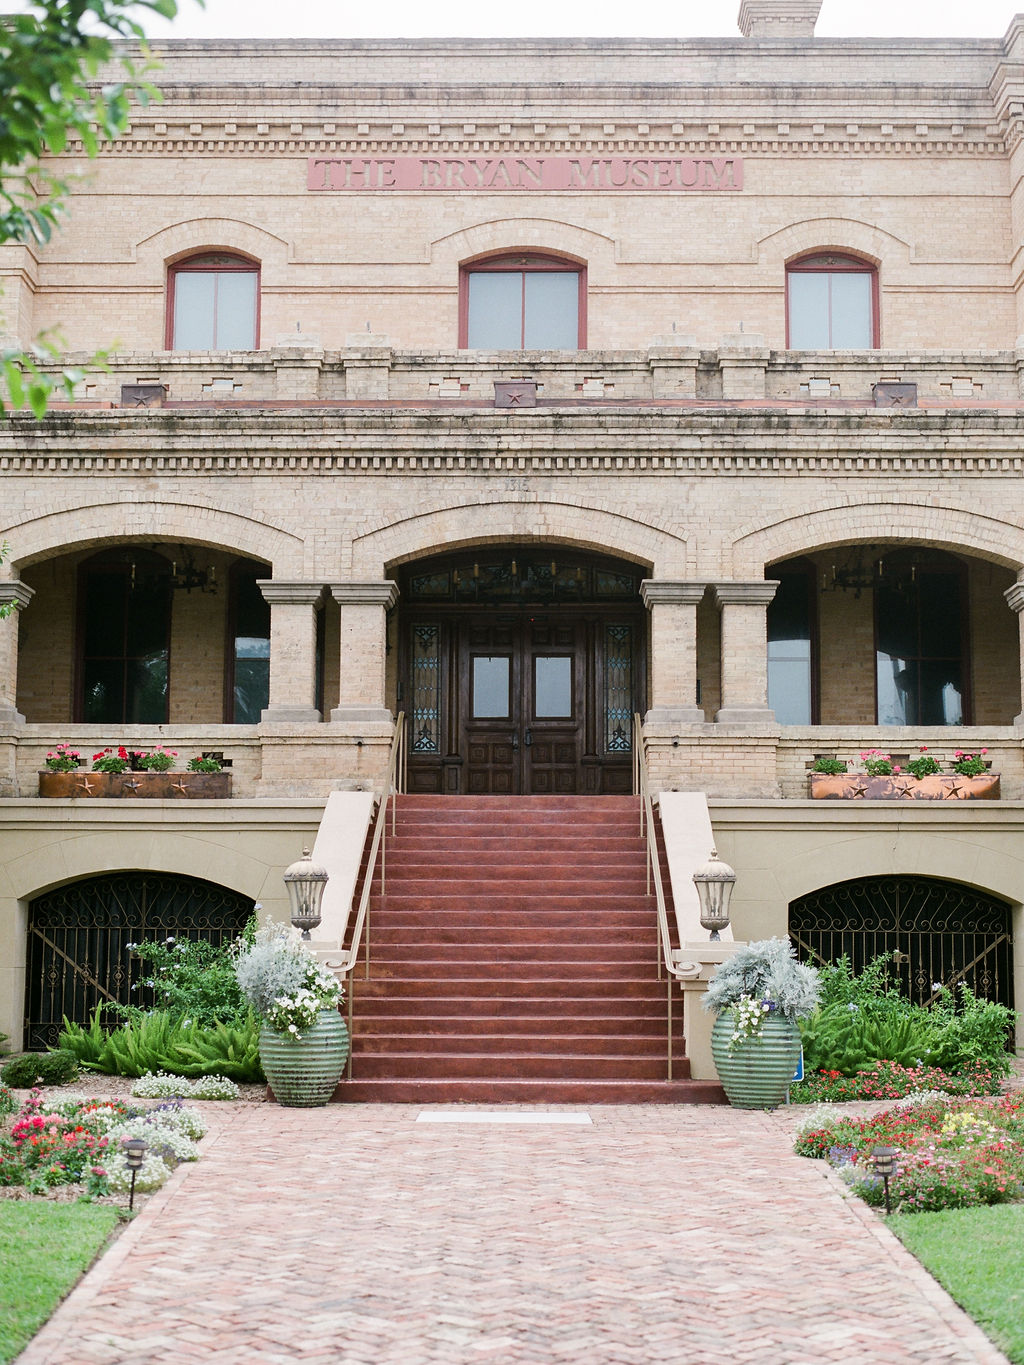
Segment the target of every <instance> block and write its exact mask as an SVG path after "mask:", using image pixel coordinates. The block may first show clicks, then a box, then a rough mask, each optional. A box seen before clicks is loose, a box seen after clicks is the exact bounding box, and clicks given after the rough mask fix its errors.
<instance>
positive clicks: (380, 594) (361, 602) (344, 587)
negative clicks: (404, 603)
mask: <svg viewBox="0 0 1024 1365" xmlns="http://www.w3.org/2000/svg"><path fill="white" fill-rule="evenodd" d="M330 587H331V596H332V597H333V598H334V600H335V602H337V603H339V605H341V606H343V607H384V609H385V610H386V611H390V610H391V608H392V607H393V606H394V605H395V603H396V602H397V601H398V584H397V583H394V582H392V580H391V579H385V580H384V582H382V583H377V582H372V583H332V584H331V585H330Z"/></svg>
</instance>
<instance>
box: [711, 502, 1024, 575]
mask: <svg viewBox="0 0 1024 1365" xmlns="http://www.w3.org/2000/svg"><path fill="white" fill-rule="evenodd" d="M880 542H884V543H905V544H907V543H913V544H916V545H931V546H934V547H936V548H938V549H943V550H950V551H953V552H957V551H959V552H960V553H961V554H969V555H975V556H978V557H980V558H982V559H987V560H990V561H991V562H992V563H993V564H999V565H1001V566H1002V567H1004V568H1009V569H1013V570H1015V571H1016V570H1018V569H1019V568H1020V566H1021V565H1024V530H1022V528H1021V527H1019V526H1014V525H1013V524H1012V523H1010V522H1006V521H1001V520H999V519H998V518H996V517H990V516H985V515H983V514H980V513H977V512H971V511H968V510H967V509H965V508H962V507H955V506H952V505H948V504H935V503H927V504H926V503H913V502H903V501H901V502H890V501H886V500H881V499H880V500H879V501H878V502H860V503H848V504H846V503H833V504H831V505H829V506H825V507H820V508H816V509H814V510H811V511H806V512H800V513H797V514H796V515H794V516H791V517H785V518H783V519H782V520H780V521H777V522H773V523H771V524H770V525H768V526H759V527H756V528H755V527H752V528H750V529H749V530H746V531H742V532H741V533H740V534H739V535H738V536H737V538H736V540H735V541H734V542H733V547H732V555H733V572H734V575H735V577H737V578H751V577H753V578H756V577H758V576H759V575H760V574H761V573H763V571H764V567H765V565H766V564H771V563H774V562H776V561H777V560H781V559H789V558H792V557H793V556H795V555H800V554H811V553H813V552H814V551H816V550H824V549H828V548H830V547H832V546H838V545H856V544H878V543H880Z"/></svg>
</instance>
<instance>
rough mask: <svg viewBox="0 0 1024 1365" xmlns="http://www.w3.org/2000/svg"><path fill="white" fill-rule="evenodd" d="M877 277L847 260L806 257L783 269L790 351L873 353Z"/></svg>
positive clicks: (876, 337) (871, 270)
mask: <svg viewBox="0 0 1024 1365" xmlns="http://www.w3.org/2000/svg"><path fill="white" fill-rule="evenodd" d="M876 288H877V280H876V273H875V271H874V270H873V269H871V268H870V267H869V266H867V265H866V264H865V263H864V262H863V261H857V260H854V259H853V258H851V257H843V256H835V255H827V256H824V255H819V256H809V257H804V258H803V259H802V260H800V261H796V262H794V263H793V264H791V265H790V266H789V267H788V269H787V271H786V311H787V316H788V332H789V335H788V340H787V344H788V346H789V347H790V349H791V350H798V351H842V350H871V349H872V348H873V347H875V346H877V345H878V335H877V333H878V328H877V323H876V313H877V309H876V303H875V299H876Z"/></svg>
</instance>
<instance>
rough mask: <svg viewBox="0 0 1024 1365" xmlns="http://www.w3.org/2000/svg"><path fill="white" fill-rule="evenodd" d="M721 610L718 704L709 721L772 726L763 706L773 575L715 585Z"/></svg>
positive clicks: (771, 713) (768, 711) (772, 715)
mask: <svg viewBox="0 0 1024 1365" xmlns="http://www.w3.org/2000/svg"><path fill="white" fill-rule="evenodd" d="M714 586H715V603H716V605H717V607H718V609H719V611H720V612H721V613H722V708H721V710H720V711H718V712H717V713H716V715H715V720H716V721H720V722H722V723H724V724H726V725H730V724H732V725H773V724H774V723H775V712H774V711H772V710H771V709H770V707H769V706H768V619H767V613H768V603H769V602H770V601H771V600H772V598H773V597H774V596H775V592H776V589H777V588H778V586H779V584H778V580H777V579H764V578H760V579H756V580H755V581H754V582H753V583H716V584H715V585H714Z"/></svg>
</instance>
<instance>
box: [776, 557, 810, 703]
mask: <svg viewBox="0 0 1024 1365" xmlns="http://www.w3.org/2000/svg"><path fill="white" fill-rule="evenodd" d="M768 576H769V577H770V578H771V577H775V575H774V574H772V573H769V575H768ZM778 578H779V586H778V589H777V590H776V593H775V597H774V598H773V599H772V601H771V602H770V603H769V605H768V705H769V706H770V707H771V708H772V710H773V711H774V712H775V719H776V720H777V721H778V722H779V724H780V725H810V724H811V581H812V580H811V577H810V575H809V574H806V573H780V574H779V575H778Z"/></svg>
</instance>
